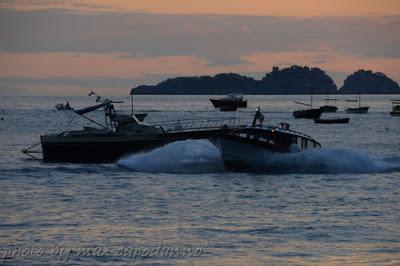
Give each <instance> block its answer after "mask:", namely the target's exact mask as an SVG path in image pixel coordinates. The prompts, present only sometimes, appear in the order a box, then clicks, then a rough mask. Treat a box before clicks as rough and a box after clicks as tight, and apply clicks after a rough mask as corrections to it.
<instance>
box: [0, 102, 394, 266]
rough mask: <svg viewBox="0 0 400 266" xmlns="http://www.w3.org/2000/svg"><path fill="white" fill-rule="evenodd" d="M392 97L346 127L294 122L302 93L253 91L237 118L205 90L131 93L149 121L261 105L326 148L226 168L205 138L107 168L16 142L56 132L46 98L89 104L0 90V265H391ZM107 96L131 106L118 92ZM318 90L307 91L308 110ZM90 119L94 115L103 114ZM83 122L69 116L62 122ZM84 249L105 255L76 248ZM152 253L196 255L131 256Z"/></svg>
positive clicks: (58, 125) (56, 116) (59, 117)
mask: <svg viewBox="0 0 400 266" xmlns="http://www.w3.org/2000/svg"><path fill="white" fill-rule="evenodd" d="M354 97H355V96H354ZM393 97H394V96H379V95H378V96H365V97H363V103H364V104H366V105H369V106H370V112H369V113H368V114H366V115H355V114H354V115H349V117H350V119H351V121H350V124H348V125H315V124H314V123H312V121H308V120H294V119H293V118H292V117H291V112H292V111H293V110H294V108H295V106H294V105H293V101H294V100H304V101H307V100H308V97H307V96H249V97H248V98H249V108H248V109H245V110H240V111H238V112H233V113H218V112H216V111H214V109H213V108H212V106H211V104H210V102H209V101H208V97H207V96H137V97H135V110H136V111H137V112H142V111H146V112H148V113H149V116H148V119H147V121H149V122H152V121H160V120H164V119H176V118H206V117H215V116H225V117H228V116H234V117H237V118H240V119H241V120H242V121H245V122H248V123H250V121H251V119H252V115H253V111H254V110H255V108H256V107H257V106H260V107H261V109H262V111H264V113H265V116H266V122H267V123H271V124H276V123H278V122H283V121H286V122H288V123H290V124H291V127H292V128H293V129H295V130H298V131H303V132H305V133H307V134H309V135H312V136H313V137H315V138H316V139H317V140H319V141H320V142H321V144H322V145H323V148H322V149H320V150H314V151H306V152H303V153H299V154H294V155H293V154H292V155H279V156H274V157H271V158H267V159H266V161H265V169H263V170H262V171H261V172H260V173H232V172H227V171H226V170H225V169H224V167H223V164H222V161H221V158H220V157H219V155H218V152H217V151H216V149H215V148H214V147H213V146H212V145H211V144H210V143H209V142H208V141H206V140H197V141H195V140H187V141H182V142H176V143H172V144H169V145H167V146H164V147H162V148H159V149H157V150H154V151H152V152H148V153H143V154H138V155H131V156H128V157H126V158H122V159H120V160H119V161H117V162H115V163H113V164H59V163H54V164H44V163H42V162H39V161H36V160H30V159H27V158H26V157H24V156H23V154H22V153H21V149H23V148H26V147H28V146H30V145H32V144H35V143H37V142H38V141H39V135H40V134H44V133H49V132H59V131H62V130H65V128H66V125H67V121H68V119H69V117H71V115H72V114H71V113H70V112H57V111H55V110H54V108H53V106H54V105H55V104H56V103H58V102H63V101H65V100H69V101H70V103H71V105H72V106H74V107H77V108H79V107H84V106H86V105H89V104H93V99H91V98H89V97H87V96H73V97H50V96H43V97H39V96H35V97H33V96H29V97H28V96H27V97H11V96H10V97H7V96H6V97H2V98H1V100H0V108H1V110H0V116H1V117H4V120H2V121H0V150H1V153H0V170H1V171H0V264H5V265H55V264H62V263H65V264H68V265H78V264H84V265H93V264H108V265H130V264H137V265H176V264H181V265H265V264H300V265H301V264H304V265H309V264H313V263H315V264H320V263H336V264H345V263H347V264H353V263H356V264H357V263H358V264H364V263H365V264H372V265H385V264H386V265H396V264H399V263H400V255H399V254H400V224H399V222H400V194H399V188H400V155H399V151H400V137H399V136H400V118H398V117H391V116H390V115H389V111H390V109H391V105H390V99H391V98H393ZM114 98H115V99H118V100H125V101H126V104H122V105H121V106H119V105H117V107H118V108H122V109H123V110H125V111H128V110H129V99H128V98H127V97H125V96H117V97H114ZM323 98H324V97H323V96H315V97H314V100H315V101H314V103H315V105H319V104H323V101H322V99H323ZM339 98H341V99H345V98H351V96H346V97H344V96H339ZM338 105H339V107H340V108H341V110H343V109H344V108H345V107H346V104H345V102H344V101H338ZM344 115H346V114H344V113H343V112H339V113H338V114H333V115H328V116H344ZM72 116H73V115H72ZM93 116H94V118H98V119H102V117H101V113H100V112H98V113H95V114H93ZM84 124H86V122H85V121H84V120H82V119H81V118H78V117H76V118H75V120H74V123H73V124H72V125H71V127H70V129H73V128H79V127H81V126H82V125H84ZM33 246H35V247H36V253H34V252H32V250H33V249H34V248H33ZM90 247H92V248H102V249H103V250H104V249H111V251H112V252H110V253H107V254H99V253H95V254H91V255H87V256H84V255H78V254H77V250H78V249H79V248H90ZM40 248H43V250H44V251H45V252H44V254H41V253H40V252H38V251H41V250H40ZM129 248H131V249H129ZM157 248H161V249H165V248H170V249H177V248H179V249H184V248H192V249H193V250H197V251H198V252H199V253H197V254H196V255H195V256H174V255H171V254H169V255H165V254H164V255H163V254H160V253H157V254H156V253H153V254H152V255H149V254H145V253H141V255H143V254H144V256H141V255H137V256H136V258H134V257H133V256H130V255H132V253H129V250H131V251H132V250H134V251H136V252H137V251H140V252H147V251H148V250H151V249H153V250H156V249H157ZM28 249H30V251H31V252H30V253H29V252H28V251H29V250H28ZM68 249H69V250H71V253H70V254H69V256H68V257H66V255H65V254H64V255H63V253H62V251H63V250H68ZM118 249H120V250H122V251H124V252H125V253H118V252H115V251H116V250H118ZM146 249H147V250H146ZM10 252H14V253H10ZM24 252H25V253H24ZM28 253H29V254H28ZM146 255H147V256H146ZM4 257H6V258H4Z"/></svg>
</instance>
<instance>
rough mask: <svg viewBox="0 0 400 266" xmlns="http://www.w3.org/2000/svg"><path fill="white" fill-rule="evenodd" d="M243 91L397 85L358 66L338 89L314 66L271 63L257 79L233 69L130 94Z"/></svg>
mask: <svg viewBox="0 0 400 266" xmlns="http://www.w3.org/2000/svg"><path fill="white" fill-rule="evenodd" d="M238 92H240V93H243V94H248V95H251V94H255V95H257V94H259V95H265V94H275V95H277V94H279V95H286V94H290V95H296V94H357V93H362V94H397V93H400V87H399V85H398V84H397V83H396V82H395V81H394V80H392V79H390V78H389V77H387V76H386V75H385V74H383V73H381V72H376V73H374V72H372V71H371V70H363V69H361V70H358V71H356V72H354V73H353V74H351V75H349V76H348V77H347V78H346V80H345V81H344V85H343V86H342V87H341V88H340V89H338V88H337V86H336V84H335V83H334V81H333V79H332V78H331V77H330V76H329V75H327V74H326V73H325V72H324V71H323V70H321V69H320V68H317V67H308V66H297V65H294V66H291V67H287V68H282V69H280V68H279V67H273V68H272V71H271V72H269V73H266V74H265V76H264V77H263V78H262V79H261V80H256V79H254V78H252V77H247V76H244V75H240V74H236V73H220V74H217V75H215V76H192V77H176V78H169V79H167V80H164V81H162V82H160V83H158V84H157V85H140V86H138V87H136V88H133V89H132V91H131V94H167V95H179V94H185V95H197V94H198V95H213V94H215V95H223V94H229V93H238Z"/></svg>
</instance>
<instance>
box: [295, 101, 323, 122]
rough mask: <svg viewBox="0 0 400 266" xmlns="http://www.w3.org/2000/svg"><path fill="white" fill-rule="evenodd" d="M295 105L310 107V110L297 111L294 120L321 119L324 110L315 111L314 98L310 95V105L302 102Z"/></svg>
mask: <svg viewBox="0 0 400 266" xmlns="http://www.w3.org/2000/svg"><path fill="white" fill-rule="evenodd" d="M294 103H295V104H299V105H303V106H308V107H310V109H304V110H297V111H294V112H293V116H294V118H305V119H316V118H320V117H321V115H322V113H323V110H322V109H321V108H318V109H313V97H312V95H310V104H307V103H302V102H294Z"/></svg>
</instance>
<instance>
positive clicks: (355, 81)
mask: <svg viewBox="0 0 400 266" xmlns="http://www.w3.org/2000/svg"><path fill="white" fill-rule="evenodd" d="M339 93H340V94H357V93H362V94H397V93H400V87H399V85H398V84H397V83H396V82H395V81H394V80H392V79H391V78H389V77H387V76H386V75H385V74H383V73H381V72H375V73H374V72H372V71H371V70H364V69H360V70H358V71H356V72H354V73H353V74H351V75H349V76H348V77H347V78H346V79H345V81H344V83H343V86H342V87H341V88H340V89H339Z"/></svg>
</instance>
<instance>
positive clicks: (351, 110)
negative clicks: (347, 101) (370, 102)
mask: <svg viewBox="0 0 400 266" xmlns="http://www.w3.org/2000/svg"><path fill="white" fill-rule="evenodd" d="M368 110H369V107H358V108H347V109H346V112H347V113H349V114H366V113H368Z"/></svg>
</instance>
